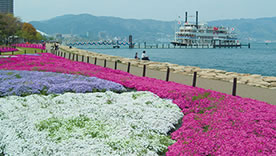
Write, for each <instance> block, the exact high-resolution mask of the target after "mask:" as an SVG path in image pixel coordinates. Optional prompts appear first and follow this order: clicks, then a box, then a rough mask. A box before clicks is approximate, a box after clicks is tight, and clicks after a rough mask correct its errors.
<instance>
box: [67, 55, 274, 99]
mask: <svg viewBox="0 0 276 156" xmlns="http://www.w3.org/2000/svg"><path fill="white" fill-rule="evenodd" d="M68 57H69V54H68V53H67V54H66V58H68ZM71 59H72V56H71ZM75 60H76V58H75ZM78 60H79V61H82V57H81V56H79V58H78ZM94 61H95V60H94V58H91V57H90V59H89V63H91V64H94ZM84 62H87V57H84ZM97 65H100V66H104V60H99V59H97ZM106 65H107V67H108V68H112V69H114V62H109V61H107V64H106ZM117 69H118V70H122V71H127V65H125V64H121V63H118V64H117ZM130 73H131V74H133V75H136V76H142V74H143V69H142V68H139V67H135V66H131V68H130ZM146 76H147V77H151V78H156V79H161V80H165V79H166V72H161V71H157V70H151V69H147V70H146ZM169 81H174V82H177V83H181V84H185V85H190V86H191V85H192V81H193V77H192V76H187V75H183V74H178V73H170V78H169ZM196 86H197V87H199V88H204V89H211V90H215V91H218V92H222V93H226V94H232V87H233V84H232V83H230V82H226V81H221V80H210V79H205V78H200V77H198V78H197V85H196ZM237 96H241V97H246V98H251V99H256V100H260V101H265V102H267V103H269V104H273V105H276V90H275V89H274V90H273V89H265V88H259V87H253V86H247V85H244V84H238V85H237Z"/></svg>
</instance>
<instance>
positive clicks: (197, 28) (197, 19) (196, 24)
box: [196, 11, 198, 29]
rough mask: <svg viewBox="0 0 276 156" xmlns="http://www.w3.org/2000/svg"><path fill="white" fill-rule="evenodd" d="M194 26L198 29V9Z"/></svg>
mask: <svg viewBox="0 0 276 156" xmlns="http://www.w3.org/2000/svg"><path fill="white" fill-rule="evenodd" d="M196 28H197V29H198V11H196Z"/></svg>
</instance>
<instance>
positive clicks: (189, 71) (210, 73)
mask: <svg viewBox="0 0 276 156" xmlns="http://www.w3.org/2000/svg"><path fill="white" fill-rule="evenodd" d="M61 50H63V51H66V52H70V53H75V54H79V55H84V56H91V57H97V59H102V60H104V59H106V60H107V61H113V62H114V61H116V60H120V62H121V63H123V64H127V63H128V62H130V63H131V65H132V66H136V67H143V66H144V65H147V68H149V69H153V70H159V71H164V72H165V71H167V68H168V67H169V68H170V71H171V72H173V73H180V74H183V75H193V73H194V72H197V75H198V77H202V78H207V79H214V80H222V81H228V82H233V78H235V77H236V78H237V79H238V83H240V84H246V85H249V86H256V87H261V88H269V89H276V77H268V76H262V75H257V74H241V73H235V72H226V71H224V70H216V69H201V68H199V67H193V66H182V65H178V64H171V63H168V62H164V63H163V62H153V61H143V60H135V59H130V58H123V57H119V56H111V55H105V54H99V53H96V52H91V51H87V50H81V49H77V48H71V49H70V48H68V47H65V46H61Z"/></svg>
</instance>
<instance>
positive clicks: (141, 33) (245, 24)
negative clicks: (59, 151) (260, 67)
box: [30, 14, 276, 42]
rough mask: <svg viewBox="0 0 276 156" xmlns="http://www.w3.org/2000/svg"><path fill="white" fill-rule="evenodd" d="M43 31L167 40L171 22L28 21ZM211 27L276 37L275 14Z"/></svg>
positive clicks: (85, 16) (254, 36) (255, 38)
mask: <svg viewBox="0 0 276 156" xmlns="http://www.w3.org/2000/svg"><path fill="white" fill-rule="evenodd" d="M30 23H31V24H32V25H34V27H35V28H37V29H39V30H40V31H43V32H45V33H47V34H57V33H60V34H74V35H78V36H81V37H83V38H86V39H90V40H98V39H108V38H114V37H120V38H122V39H124V38H127V37H128V35H130V34H131V35H133V37H134V40H135V41H136V42H138V41H139V42H143V41H147V42H150V41H152V42H156V41H163V42H169V41H170V40H173V38H174V31H175V22H174V21H157V20H148V19H147V20H137V19H122V18H118V17H100V16H93V15H90V14H80V15H64V16H59V17H55V18H53V19H50V20H47V21H32V22H30ZM208 24H209V25H212V26H221V25H222V26H229V27H233V28H235V30H236V32H237V33H238V36H239V38H240V39H241V40H244V41H246V42H247V41H248V38H250V39H251V41H250V42H252V41H256V42H263V41H264V40H276V17H271V18H258V19H233V20H217V21H210V22H208Z"/></svg>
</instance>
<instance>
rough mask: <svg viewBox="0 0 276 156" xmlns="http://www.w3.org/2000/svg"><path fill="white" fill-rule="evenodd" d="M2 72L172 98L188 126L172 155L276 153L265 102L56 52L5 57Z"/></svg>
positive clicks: (275, 121) (274, 127)
mask: <svg viewBox="0 0 276 156" xmlns="http://www.w3.org/2000/svg"><path fill="white" fill-rule="evenodd" d="M41 63H42V64H41ZM0 69H6V70H7V69H10V70H38V71H53V72H62V73H72V74H82V75H89V76H96V77H98V78H102V79H106V80H111V81H114V82H117V83H120V84H122V85H124V86H125V87H128V88H135V89H137V90H139V91H142V90H144V91H151V92H152V93H155V94H156V95H158V96H159V97H161V98H168V99H172V100H173V102H174V103H175V104H177V105H178V106H179V107H180V108H181V109H182V112H183V113H184V115H185V116H184V118H183V125H182V127H181V128H180V129H179V130H177V131H176V132H174V133H172V137H173V139H175V140H176V141H177V142H176V143H175V144H173V145H172V146H170V147H169V151H168V152H167V155H191V154H194V155H225V154H227V155H229V154H233V155H247V154H248V153H250V154H252V155H258V154H260V155H265V154H267V155H275V154H276V148H275V147H276V116H275V114H276V106H273V105H269V104H267V103H265V102H261V101H257V100H252V99H248V98H241V97H233V96H230V95H227V94H223V93H219V92H215V91H211V90H205V89H200V88H193V87H190V86H185V85H182V84H178V83H174V82H165V81H162V80H157V79H153V78H147V77H137V76H134V75H131V74H129V73H126V72H123V71H118V70H113V69H108V68H103V67H100V66H95V65H93V64H87V63H82V62H74V61H70V60H67V59H64V58H62V57H58V56H54V55H52V54H42V56H41V57H32V56H28V57H26V56H18V57H16V58H9V59H0Z"/></svg>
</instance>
